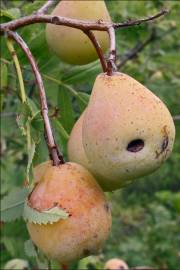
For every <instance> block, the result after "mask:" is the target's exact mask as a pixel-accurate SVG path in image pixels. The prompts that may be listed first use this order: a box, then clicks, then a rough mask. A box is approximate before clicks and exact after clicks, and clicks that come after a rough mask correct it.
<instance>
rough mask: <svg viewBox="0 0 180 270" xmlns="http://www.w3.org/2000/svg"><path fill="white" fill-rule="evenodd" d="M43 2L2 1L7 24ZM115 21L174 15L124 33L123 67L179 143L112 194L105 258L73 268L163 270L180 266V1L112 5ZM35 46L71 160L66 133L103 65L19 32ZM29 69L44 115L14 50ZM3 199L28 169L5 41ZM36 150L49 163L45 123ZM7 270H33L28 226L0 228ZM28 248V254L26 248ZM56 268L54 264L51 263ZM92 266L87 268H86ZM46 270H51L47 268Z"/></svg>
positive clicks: (28, 31) (34, 33)
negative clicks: (75, 61) (145, 269)
mask: <svg viewBox="0 0 180 270" xmlns="http://www.w3.org/2000/svg"><path fill="white" fill-rule="evenodd" d="M43 2H45V1H42V0H41V1H38V0H37V1H28V0H26V1H23V0H21V1H13V0H11V1H10V0H9V1H5V0H4V1H1V21H2V22H6V21H9V20H12V19H14V18H19V17H22V16H25V15H28V14H32V12H34V11H36V10H37V9H38V8H39V7H40V6H42V4H43ZM106 4H107V7H108V9H109V12H110V15H111V17H112V20H113V21H114V22H123V21H126V20H127V19H133V18H142V17H146V16H148V15H153V14H156V13H157V12H158V11H159V10H161V9H162V8H164V7H166V8H168V9H170V13H169V14H167V15H166V16H165V17H162V18H160V19H158V20H156V21H153V22H151V23H149V24H143V25H141V26H135V27H129V28H124V29H119V30H118V31H116V38H117V66H118V69H119V70H120V71H122V72H124V73H127V74H129V75H130V76H132V77H134V78H135V79H136V80H138V81H140V82H141V83H142V84H144V85H145V86H146V87H148V88H149V89H150V90H151V91H152V92H154V93H155V94H156V95H157V96H158V97H160V98H161V99H162V100H163V101H164V103H165V104H166V105H167V107H168V108H169V110H170V112H171V114H172V115H173V116H174V117H175V119H176V120H175V126H176V141H175V146H174V150H173V153H172V155H171V157H170V158H169V159H168V161H166V162H165V164H164V165H163V166H162V167H161V168H160V169H159V170H158V171H156V172H155V173H153V174H151V175H150V176H146V177H144V178H141V179H138V180H137V181H136V182H134V184H131V185H130V186H128V187H126V188H123V189H121V190H119V191H116V192H113V193H108V194H107V196H108V197H109V199H111V207H112V213H113V226H112V232H111V235H110V238H109V239H108V241H107V243H106V245H105V247H104V249H103V251H102V253H101V254H100V255H99V256H96V257H90V258H87V259H84V260H83V261H81V262H79V263H78V262H77V263H75V264H73V265H72V266H71V268H72V269H102V268H103V265H104V263H105V262H106V261H107V260H108V259H110V258H114V257H119V258H122V259H123V260H125V261H126V262H127V264H128V265H129V267H135V266H139V265H148V266H151V267H155V268H158V269H178V265H179V266H180V234H179V228H178V224H180V223H179V221H180V151H179V150H180V121H178V118H179V115H180V28H179V26H180V20H179V18H180V2H179V1H163V0H156V1H106ZM18 33H19V34H20V35H21V36H22V37H23V38H24V40H25V41H26V42H27V44H28V45H29V47H30V49H31V51H32V53H33V55H34V57H35V58H36V61H37V63H38V66H39V68H40V71H41V73H42V77H43V79H44V84H45V89H46V93H47V96H48V104H49V108H50V112H49V115H50V116H51V121H52V124H53V128H54V132H55V138H56V141H57V143H58V145H60V146H61V150H62V151H63V154H64V155H65V157H66V155H67V154H66V145H67V139H68V134H69V133H70V131H71V129H72V127H73V125H74V123H75V121H76V120H77V119H78V117H79V115H80V114H81V112H82V111H83V110H84V108H85V107H86V105H87V102H88V99H89V94H90V93H91V89H92V86H93V82H94V80H95V78H96V76H97V75H98V74H99V73H100V72H101V66H100V64H99V61H96V62H93V63H91V64H89V65H86V66H83V67H77V66H70V65H67V64H64V63H62V62H61V61H60V60H59V59H58V58H57V57H56V56H55V55H54V54H53V53H52V52H51V51H50V50H49V48H48V47H47V44H46V40H45V24H35V25H30V26H27V27H24V28H21V29H19V30H18ZM15 48H16V50H17V54H18V57H19V60H20V63H21V67H22V69H23V76H24V80H25V87H26V92H27V94H28V97H29V98H30V99H31V100H33V104H34V105H35V106H37V108H39V99H38V91H37V88H36V84H35V81H34V77H33V74H32V72H31V68H30V66H29V64H28V62H27V60H26V58H25V56H24V55H23V53H22V52H21V50H20V49H19V48H18V47H17V46H16V45H15ZM0 61H1V152H0V154H1V196H2V197H3V196H4V195H6V194H7V193H8V192H9V191H11V190H13V189H15V188H16V187H17V186H23V183H24V180H25V175H26V166H27V162H28V161H27V149H26V140H25V137H23V136H22V133H21V130H20V129H19V128H18V125H17V121H16V117H17V113H19V112H21V110H22V106H21V103H20V99H19V84H18V80H17V75H16V72H15V68H14V65H13V63H12V60H11V57H10V55H9V52H8V50H7V48H6V43H5V40H4V37H1V55H0ZM33 127H34V130H32V132H34V138H35V140H36V142H37V143H38V145H37V147H36V151H35V157H34V161H33V164H37V163H40V162H42V161H45V160H47V159H48V153H47V149H46V145H45V142H44V138H43V124H42V120H41V118H40V117H39V118H37V119H35V121H34V123H33ZM0 226H1V228H0V230H1V234H2V237H1V243H0V247H1V251H2V252H1V267H0V268H1V269H4V268H3V267H4V265H5V263H6V262H7V261H9V260H10V259H13V258H21V259H25V260H27V261H28V263H29V265H30V267H31V269H37V267H36V265H37V264H38V263H42V265H43V262H44V259H43V258H42V259H41V257H40V262H37V261H36V260H35V258H34V257H33V254H30V253H29V252H28V251H27V242H26V241H27V240H28V239H29V237H28V233H27V231H26V226H25V224H24V222H23V221H22V220H17V221H14V222H11V223H3V222H1V225H0ZM25 242H26V245H25V247H26V248H24V243H25ZM53 267H54V268H53V269H58V268H56V267H57V266H56V264H55V263H54V262H53ZM88 267H89V268H88ZM41 269H45V268H43V266H42V268H41Z"/></svg>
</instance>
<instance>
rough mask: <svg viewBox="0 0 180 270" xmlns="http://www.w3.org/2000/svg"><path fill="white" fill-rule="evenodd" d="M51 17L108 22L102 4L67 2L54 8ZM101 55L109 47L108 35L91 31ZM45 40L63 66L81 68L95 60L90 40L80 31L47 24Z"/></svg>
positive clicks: (105, 10) (84, 1) (96, 2)
mask: <svg viewBox="0 0 180 270" xmlns="http://www.w3.org/2000/svg"><path fill="white" fill-rule="evenodd" d="M52 15H57V16H63V17H69V18H71V19H79V20H90V21H98V20H103V21H111V19H110V16H109V13H108V10H107V8H106V5H105V2H104V1H102V0H101V1H86V0H82V1H78V0H75V1H67V0H62V1H60V2H59V4H58V5H57V6H56V7H55V9H54V11H53V12H52ZM93 32H94V34H95V36H96V38H97V40H98V41H99V44H100V45H101V47H102V49H103V51H104V52H105V51H106V50H107V48H108V45H109V38H108V34H107V33H106V32H104V31H93ZM46 38H47V42H48V44H49V47H50V48H51V49H52V50H53V51H54V53H56V54H57V56H59V57H60V58H61V59H62V60H63V61H64V62H67V63H70V64H75V65H84V64H88V63H90V62H92V61H94V60H96V59H97V58H98V55H97V53H96V50H95V48H94V47H93V45H92V43H91V41H90V39H89V38H88V37H87V36H86V34H84V33H83V32H82V31H81V30H78V29H75V28H71V27H67V26H60V25H53V24H48V25H47V28H46Z"/></svg>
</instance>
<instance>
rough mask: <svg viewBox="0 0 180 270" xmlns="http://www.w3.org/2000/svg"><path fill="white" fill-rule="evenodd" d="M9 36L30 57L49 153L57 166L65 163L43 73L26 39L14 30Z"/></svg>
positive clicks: (8, 33)
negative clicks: (57, 142) (56, 137)
mask: <svg viewBox="0 0 180 270" xmlns="http://www.w3.org/2000/svg"><path fill="white" fill-rule="evenodd" d="M7 35H8V37H10V38H12V39H13V40H14V41H16V43H17V44H18V45H19V46H20V47H21V49H22V50H23V52H24V53H25V55H26V57H27V58H28V60H29V62H30V64H31V67H32V70H33V73H34V75H35V78H36V83H37V85H38V88H39V96H40V103H41V113H42V117H43V120H44V127H45V136H46V138H47V144H48V149H49V154H50V157H51V159H52V160H53V165H54V166H57V165H59V164H63V163H64V160H63V156H62V155H60V154H59V151H58V148H57V145H56V144H55V141H54V137H53V134H52V128H51V124H50V121H49V117H48V106H47V100H46V94H45V89H44V85H43V81H42V78H41V74H40V72H39V70H38V67H37V64H36V62H35V60H34V58H33V55H32V54H31V51H30V50H29V48H28V46H27V45H26V43H25V42H24V40H23V39H22V38H21V37H20V36H19V35H18V34H17V33H14V32H12V31H7Z"/></svg>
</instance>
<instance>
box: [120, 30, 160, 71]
mask: <svg viewBox="0 0 180 270" xmlns="http://www.w3.org/2000/svg"><path fill="white" fill-rule="evenodd" d="M155 38H156V30H155V29H153V30H152V32H151V34H150V36H149V37H148V38H147V39H146V40H145V41H144V42H138V43H137V44H136V45H135V46H134V48H132V49H131V50H129V51H127V52H126V53H125V54H124V55H123V56H122V58H121V61H120V63H118V64H117V69H118V70H120V69H121V68H122V67H123V66H124V65H125V64H126V62H128V61H129V60H131V59H133V58H134V57H136V56H137V54H138V53H139V52H141V51H142V50H143V49H144V48H145V47H146V46H147V45H148V44H149V43H151V42H152V41H153V40H155Z"/></svg>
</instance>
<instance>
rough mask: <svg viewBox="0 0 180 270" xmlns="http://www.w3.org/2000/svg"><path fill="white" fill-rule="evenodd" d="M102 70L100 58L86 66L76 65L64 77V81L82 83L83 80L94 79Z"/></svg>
mask: <svg viewBox="0 0 180 270" xmlns="http://www.w3.org/2000/svg"><path fill="white" fill-rule="evenodd" d="M100 72H102V68H101V65H100V63H99V60H97V61H96V62H93V63H90V64H88V65H85V66H79V67H78V66H76V67H74V68H72V70H71V71H70V72H69V73H68V74H65V75H64V76H63V77H62V81H63V82H65V83H69V84H73V83H80V82H82V81H86V80H87V78H88V80H91V79H94V78H95V77H96V76H97V75H98V74H99V73H100Z"/></svg>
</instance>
